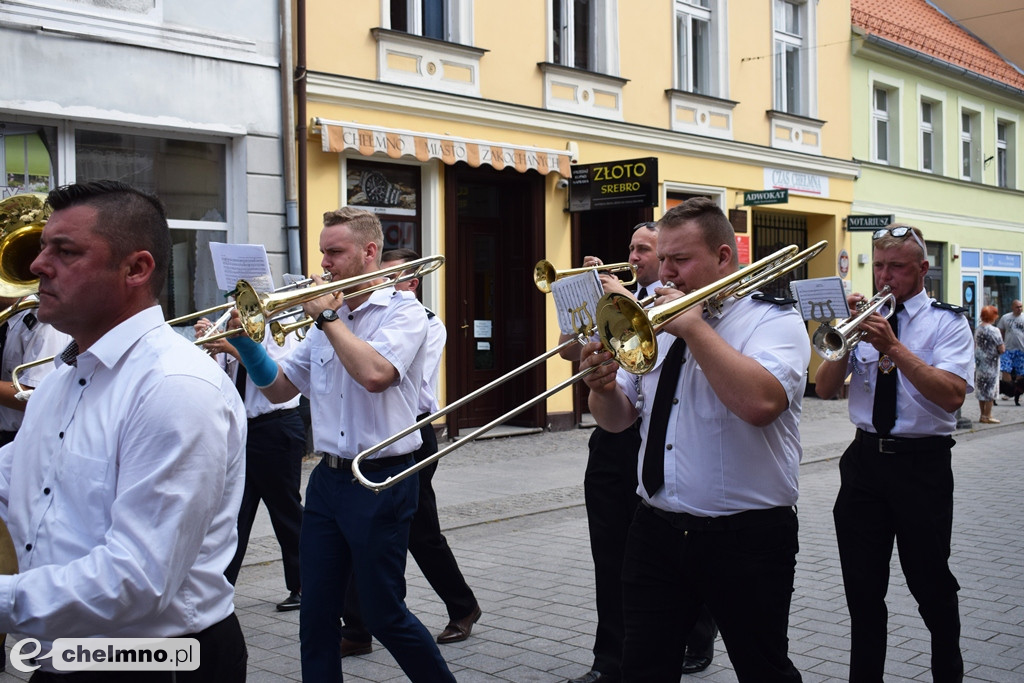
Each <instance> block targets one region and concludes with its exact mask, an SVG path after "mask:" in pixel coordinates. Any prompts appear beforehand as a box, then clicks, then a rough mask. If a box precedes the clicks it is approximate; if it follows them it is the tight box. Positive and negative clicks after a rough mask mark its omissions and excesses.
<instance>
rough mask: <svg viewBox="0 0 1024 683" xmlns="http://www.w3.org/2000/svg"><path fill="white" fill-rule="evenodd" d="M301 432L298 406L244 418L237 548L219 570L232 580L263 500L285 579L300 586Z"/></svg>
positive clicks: (290, 588) (295, 587)
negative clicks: (245, 430) (246, 426)
mask: <svg viewBox="0 0 1024 683" xmlns="http://www.w3.org/2000/svg"><path fill="white" fill-rule="evenodd" d="M305 452H306V432H305V427H304V426H303V424H302V417H301V416H300V415H299V411H298V409H295V408H292V409H287V410H278V411H275V412H273V413H267V414H266V415H261V416H259V417H256V418H253V419H251V420H249V433H248V436H247V438H246V441H245V489H244V491H243V493H242V506H241V508H240V509H239V511H238V548H237V549H236V550H235V556H234V558H232V560H231V563H230V564H229V565H228V568H227V569H226V570H225V571H224V575H225V576H226V577H227V579H228V581H230V582H231V585H234V584H235V581H237V580H238V572H239V570H240V569H241V568H242V560H243V559H245V550H246V548H247V547H248V545H249V534H250V533H251V532H252V525H253V521H254V520H255V519H256V513H257V511H258V510H259V506H260V501H261V500H262V501H263V502H264V504H266V506H267V512H268V513H269V514H270V523H271V524H272V525H273V527H274V535H275V536H276V537H277V542H278V544H279V545H280V546H281V559H282V561H283V562H282V564H283V566H284V583H285V586H286V587H287V589H288V591H289V592H291V591H299V590H300V589H301V587H302V581H301V579H300V577H299V533H300V531H301V530H302V496H301V494H300V493H299V488H300V486H301V480H302V456H303V455H305Z"/></svg>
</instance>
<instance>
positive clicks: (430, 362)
mask: <svg viewBox="0 0 1024 683" xmlns="http://www.w3.org/2000/svg"><path fill="white" fill-rule="evenodd" d="M425 310H426V311H427V345H426V347H425V349H424V352H425V354H426V355H425V356H424V362H423V385H422V387H421V388H420V408H419V410H420V413H433V412H435V411H436V410H437V408H438V404H437V390H438V382H439V381H440V379H441V355H442V354H443V353H444V343H445V342H446V341H447V340H448V330H446V329H445V327H444V323H443V322H441V319H440V318H438V317H437V315H436V314H434V312H433V311H431V310H429V309H425Z"/></svg>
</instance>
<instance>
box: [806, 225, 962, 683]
mask: <svg viewBox="0 0 1024 683" xmlns="http://www.w3.org/2000/svg"><path fill="white" fill-rule="evenodd" d="M873 243H874V265H873V268H874V278H875V287H876V288H877V289H882V288H883V287H885V286H886V285H888V286H889V287H890V290H891V294H892V295H893V297H894V299H895V301H896V311H895V312H894V313H893V314H892V315H891V316H890V317H889V319H888V320H886V319H885V318H883V317H882V316H881V315H880V314H877V313H875V314H872V315H870V316H868V317H867V318H865V319H864V321H863V322H861V323H860V330H861V331H862V332H863V333H864V336H863V342H862V343H860V344H858V345H857V346H856V347H855V348H854V349H853V351H852V352H850V353H849V354H848V356H847V357H846V358H845V359H841V360H840V361H838V362H831V363H822V364H821V366H820V367H819V368H818V371H817V373H816V375H815V392H816V393H817V394H818V396H820V397H821V398H832V397H833V396H835V395H836V394H837V393H839V390H840V389H841V388H842V386H843V382H844V380H845V379H846V377H847V376H848V375H849V376H850V377H851V381H850V396H849V409H850V420H851V421H852V422H853V423H854V424H855V425H856V426H857V435H856V437H855V439H854V442H853V443H852V444H850V446H849V447H848V448H847V449H846V452H845V453H843V457H842V460H840V463H839V473H840V477H841V482H842V483H841V484H840V488H839V495H838V497H837V498H836V503H835V507H834V509H833V515H834V517H835V523H836V539H837V541H838V542H839V559H840V561H841V563H842V567H843V583H844V585H845V587H846V602H847V606H848V607H849V610H850V627H851V642H850V681H854V682H856V681H880V680H882V678H883V672H884V668H885V648H886V634H887V631H888V629H887V620H888V611H887V608H886V605H885V594H886V592H887V589H888V584H889V562H890V558H891V556H892V547H893V539H895V540H896V542H897V543H898V544H899V555H900V565H901V566H902V567H903V572H904V574H905V575H906V578H907V586H908V588H910V592H911V593H912V594H913V596H914V598H915V599H916V600H917V604H918V610H919V611H920V613H921V616H922V618H923V619H924V623H925V625H926V626H927V627H928V630H929V631H931V635H932V674H933V676H934V678H935V680H936V681H939V682H941V681H960V680H962V679H963V673H964V664H963V658H962V657H961V655H960V613H959V608H958V605H957V595H956V594H957V591H958V590H959V589H960V586H959V584H958V583H957V581H956V578H954V576H953V574H952V572H950V570H949V554H950V537H951V535H952V528H953V471H952V467H951V449H952V447H953V444H954V443H955V442H954V441H953V439H952V437H951V436H950V434H951V433H952V431H953V429H954V428H955V427H956V411H957V409H958V408H959V407H960V406H961V405H962V404H963V402H964V397H965V396H966V394H967V393H968V392H970V391H972V390H973V388H974V387H973V384H972V382H973V378H974V340H973V338H972V336H971V329H970V326H969V325H968V324H967V320H966V319H964V317H963V316H962V315H960V312H961V310H962V309H958V308H955V307H952V306H949V305H948V304H940V303H939V302H936V301H935V300H933V299H930V298H929V297H928V295H927V293H926V292H925V290H924V279H925V275H926V274H927V273H928V258H927V253H926V250H925V246H924V238H923V237H922V235H921V233H920V231H919V230H918V229H917V228H913V227H910V226H905V225H893V226H890V227H888V228H883V229H882V230H878V231H876V232H875V233H874V235H873ZM863 299H864V297H863V296H862V295H860V294H852V295H850V297H849V299H848V303H849V304H850V308H851V310H852V309H854V308H855V307H856V305H857V303H858V302H859V301H861V300H863ZM851 373H852V374H851Z"/></svg>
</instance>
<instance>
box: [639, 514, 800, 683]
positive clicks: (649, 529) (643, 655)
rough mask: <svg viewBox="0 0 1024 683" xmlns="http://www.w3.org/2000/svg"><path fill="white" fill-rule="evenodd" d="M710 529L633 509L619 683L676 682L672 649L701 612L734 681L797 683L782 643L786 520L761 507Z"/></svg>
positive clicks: (789, 545)
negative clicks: (713, 628) (715, 632)
mask: <svg viewBox="0 0 1024 683" xmlns="http://www.w3.org/2000/svg"><path fill="white" fill-rule="evenodd" d="M692 519H695V518H691V520H692ZM726 520H727V521H726ZM719 521H720V524H719V525H716V526H714V527H710V528H704V527H701V526H698V525H697V524H694V525H686V524H680V523H679V521H678V520H670V519H668V518H666V517H665V516H662V515H661V514H659V513H658V512H657V511H655V510H654V509H653V508H650V507H648V506H646V505H640V506H639V507H638V508H637V511H636V515H635V516H634V518H633V524H632V526H630V529H629V540H628V542H627V544H626V557H625V562H624V564H623V568H622V589H623V599H624V602H623V604H624V617H625V625H626V640H625V645H624V647H623V656H622V680H623V681H625V682H626V683H631V682H632V683H639V682H644V683H646V682H648V681H659V682H660V681H678V680H679V677H680V676H681V674H682V665H683V649H682V648H681V647H680V646H679V644H680V643H681V642H682V641H683V639H684V638H685V637H686V635H687V634H688V633H689V632H690V630H691V629H692V627H693V625H694V624H695V623H696V621H697V619H698V618H699V617H700V613H701V610H702V609H703V607H704V606H705V605H706V606H707V607H708V609H710V610H711V613H712V614H713V615H714V617H715V621H716V622H717V624H718V627H719V628H720V629H721V631H722V640H723V641H724V643H725V648H726V650H727V651H728V653H729V659H730V660H731V661H732V665H733V668H734V669H735V671H736V678H737V679H738V680H739V681H744V682H745V681H752V682H755V683H771V682H774V681H799V680H801V678H800V673H799V672H798V671H797V670H796V667H795V666H793V662H792V661H790V659H789V654H788V650H789V638H788V635H787V630H788V626H789V606H790V600H791V599H792V595H793V579H794V575H795V573H796V553H797V550H798V540H797V532H798V525H797V518H796V512H795V511H794V510H793V509H792V508H771V509H769V510H756V511H750V512H744V513H740V514H739V515H732V516H730V517H728V518H719Z"/></svg>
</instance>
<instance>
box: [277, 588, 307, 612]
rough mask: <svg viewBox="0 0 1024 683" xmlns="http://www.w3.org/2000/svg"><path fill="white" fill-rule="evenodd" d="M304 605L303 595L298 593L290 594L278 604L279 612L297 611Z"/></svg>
mask: <svg viewBox="0 0 1024 683" xmlns="http://www.w3.org/2000/svg"><path fill="white" fill-rule="evenodd" d="M301 605H302V593H299V592H298V591H292V592H291V593H289V594H288V597H287V598H285V599H284V600H282V601H281V602H279V603H277V611H278V612H291V611H292V610H297V609H299V607H300V606H301Z"/></svg>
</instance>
